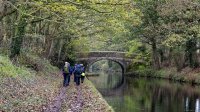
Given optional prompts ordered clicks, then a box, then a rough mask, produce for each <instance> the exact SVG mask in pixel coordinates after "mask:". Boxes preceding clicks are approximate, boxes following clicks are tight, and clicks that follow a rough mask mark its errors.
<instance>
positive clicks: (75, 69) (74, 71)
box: [73, 64, 77, 83]
mask: <svg viewBox="0 0 200 112" xmlns="http://www.w3.org/2000/svg"><path fill="white" fill-rule="evenodd" d="M76 66H77V64H75V65H74V71H73V74H74V82H75V83H76V75H75V73H74V72H75V70H76Z"/></svg>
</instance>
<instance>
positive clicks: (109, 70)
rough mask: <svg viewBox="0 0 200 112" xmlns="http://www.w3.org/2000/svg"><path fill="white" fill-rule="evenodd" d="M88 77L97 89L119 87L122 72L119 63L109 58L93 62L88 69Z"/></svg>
mask: <svg viewBox="0 0 200 112" xmlns="http://www.w3.org/2000/svg"><path fill="white" fill-rule="evenodd" d="M87 74H88V76H87V77H88V79H89V80H91V81H92V82H93V84H94V85H95V86H96V88H98V89H99V90H109V89H115V88H119V87H120V86H121V85H122V84H123V82H124V80H123V79H124V78H123V74H122V69H121V67H120V65H118V64H117V63H115V62H113V61H110V60H101V61H98V62H95V63H94V64H93V65H91V66H90V67H89V69H88V73H87Z"/></svg>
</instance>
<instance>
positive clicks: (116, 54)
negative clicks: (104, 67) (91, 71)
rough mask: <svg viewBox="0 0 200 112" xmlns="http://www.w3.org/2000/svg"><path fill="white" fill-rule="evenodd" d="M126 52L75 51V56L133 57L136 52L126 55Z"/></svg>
mask: <svg viewBox="0 0 200 112" xmlns="http://www.w3.org/2000/svg"><path fill="white" fill-rule="evenodd" d="M127 54H128V53H127V52H118V51H91V52H79V53H76V56H77V58H88V57H117V58H118V57H120V58H129V59H133V58H134V57H135V56H136V54H132V55H129V56H128V55H127Z"/></svg>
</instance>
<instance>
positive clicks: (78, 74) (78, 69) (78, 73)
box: [74, 64, 82, 86]
mask: <svg viewBox="0 0 200 112" xmlns="http://www.w3.org/2000/svg"><path fill="white" fill-rule="evenodd" d="M81 74H82V70H81V65H80V64H77V65H76V66H75V70H74V75H75V77H76V85H77V86H79V85H80V79H81Z"/></svg>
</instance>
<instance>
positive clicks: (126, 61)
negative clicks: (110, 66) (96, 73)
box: [76, 51, 135, 73]
mask: <svg viewBox="0 0 200 112" xmlns="http://www.w3.org/2000/svg"><path fill="white" fill-rule="evenodd" d="M126 54H127V53H126V52H117V51H92V52H82V53H77V54H76V57H77V60H76V61H77V62H78V63H83V64H84V65H85V66H86V70H87V69H89V67H90V66H91V65H92V64H93V63H95V62H97V61H100V60H111V61H114V62H116V63H118V64H119V65H120V66H121V68H122V72H123V73H125V72H126V69H127V67H128V66H129V65H130V63H131V61H132V59H133V58H134V57H135V55H131V56H127V55H126Z"/></svg>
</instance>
